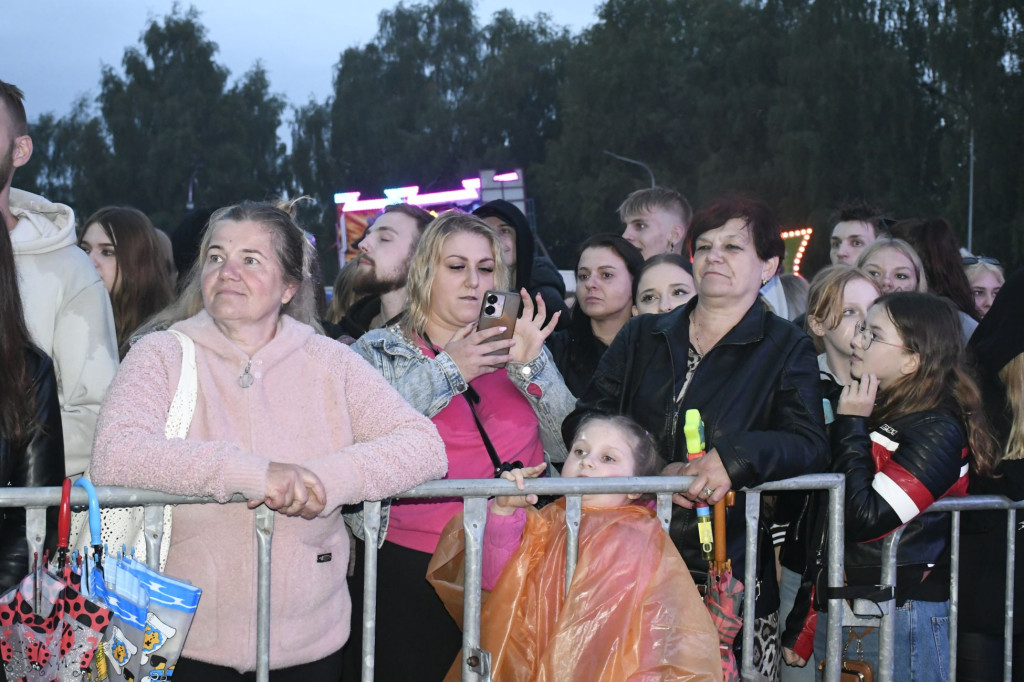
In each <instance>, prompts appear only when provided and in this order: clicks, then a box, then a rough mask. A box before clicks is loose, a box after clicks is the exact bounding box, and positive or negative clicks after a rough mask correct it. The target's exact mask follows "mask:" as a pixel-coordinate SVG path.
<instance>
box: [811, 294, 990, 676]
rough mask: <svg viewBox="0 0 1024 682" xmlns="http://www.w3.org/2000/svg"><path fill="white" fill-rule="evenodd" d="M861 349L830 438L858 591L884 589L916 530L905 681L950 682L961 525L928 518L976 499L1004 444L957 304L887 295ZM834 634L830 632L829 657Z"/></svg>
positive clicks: (901, 586) (851, 576)
mask: <svg viewBox="0 0 1024 682" xmlns="http://www.w3.org/2000/svg"><path fill="white" fill-rule="evenodd" d="M852 349H853V353H852V355H851V361H850V375H851V377H852V381H851V382H850V383H848V384H847V385H846V386H845V387H844V388H843V390H842V393H841V395H840V397H839V402H838V407H837V410H836V412H837V414H836V420H835V422H834V423H833V424H832V426H831V434H830V436H831V440H832V456H833V462H832V469H833V470H834V471H836V472H840V473H843V474H845V475H846V521H845V528H846V538H845V539H846V576H847V582H848V584H849V585H862V586H870V585H877V584H879V581H880V574H881V564H882V546H883V544H884V539H885V537H886V536H888V535H889V534H890V533H891V532H893V531H894V530H896V529H897V528H899V527H900V526H904V525H906V528H905V529H904V531H903V536H902V539H901V542H900V549H899V554H898V557H897V566H898V568H897V581H896V605H897V608H896V623H895V631H896V635H895V649H894V654H895V656H894V660H895V662H896V669H895V674H896V678H897V679H935V680H938V679H945V678H946V677H947V674H946V673H947V670H946V665H947V662H948V660H949V645H948V641H949V640H948V634H949V633H948V623H947V621H946V618H947V615H948V614H947V611H948V607H949V523H950V522H949V517H948V516H946V515H944V514H922V512H924V511H925V510H927V509H928V507H929V506H931V504H932V503H933V502H935V501H936V500H938V499H940V498H942V497H947V496H954V497H958V496H963V495H966V494H967V482H968V469H970V470H971V471H973V472H974V473H975V474H976V475H980V476H987V475H990V474H991V472H992V470H993V468H994V467H995V464H996V461H997V457H998V450H997V444H996V442H995V439H994V438H993V436H992V434H991V432H990V429H989V427H988V423H987V421H986V419H985V415H984V411H983V410H982V401H981V392H980V390H979V388H978V385H977V384H976V383H975V380H974V378H973V377H972V376H971V374H970V373H969V372H968V369H967V364H966V360H965V353H964V349H963V346H962V344H961V342H960V321H959V319H958V317H957V314H956V310H955V309H954V308H953V306H952V305H951V304H950V303H949V302H948V301H946V300H944V299H942V298H939V297H936V296H932V295H930V294H920V293H911V292H897V293H891V294H886V295H884V296H882V297H881V298H879V299H878V300H877V301H875V303H874V304H873V305H872V306H871V307H870V308H869V309H868V312H867V317H866V319H865V320H864V322H863V323H861V324H860V325H858V327H857V332H856V333H855V334H854V336H853V341H852ZM858 634H859V636H860V638H861V639H862V642H861V644H862V645H863V650H864V652H865V653H864V657H865V659H872V658H875V659H876V660H877V658H876V657H877V641H878V637H877V631H875V632H871V633H869V634H867V635H863V634H862V633H858ZM824 635H825V628H824V627H823V625H822V622H821V621H819V623H818V632H817V637H816V641H815V647H814V649H815V654H816V655H817V656H818V657H819V658H820V657H821V656H822V655H823V654H824V648H825V638H824ZM857 650H858V651H860V650H861V647H860V646H858V647H857ZM911 671H913V676H912V674H911ZM901 673H902V674H901Z"/></svg>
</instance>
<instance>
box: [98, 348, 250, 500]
mask: <svg viewBox="0 0 1024 682" xmlns="http://www.w3.org/2000/svg"><path fill="white" fill-rule="evenodd" d="M180 367H181V346H180V345H179V343H178V341H177V340H176V339H175V338H174V336H173V335H171V334H170V333H169V332H162V333H154V334H148V335H146V336H144V337H143V338H141V339H139V341H138V342H137V343H136V344H135V346H133V347H132V350H131V351H130V352H129V353H128V355H127V356H126V357H125V359H124V362H123V363H121V368H120V369H119V370H118V372H117V375H116V376H115V377H114V381H113V383H112V384H111V385H110V390H109V391H108V392H107V397H106V400H104V402H103V407H102V409H101V410H100V416H99V419H98V421H97V424H96V440H95V442H94V444H93V455H92V468H91V477H92V480H93V481H94V482H95V483H96V484H98V485H123V486H129V487H133V488H146V489H149V490H161V491H163V492H168V493H174V494H178V495H199V496H209V497H213V498H214V499H216V500H217V501H219V502H227V501H228V500H229V499H231V496H232V495H233V494H235V493H241V494H243V495H245V496H246V497H249V498H262V497H263V495H264V494H265V492H266V480H267V466H268V465H269V463H270V460H268V459H266V458H265V457H259V456H257V455H253V454H251V453H249V452H246V451H245V450H243V449H242V448H240V447H239V446H238V445H236V444H234V443H228V442H224V441H200V440H179V439H172V440H168V439H167V438H166V437H165V435H164V429H165V427H166V424H167V412H168V410H169V409H170V406H171V398H172V397H173V395H174V391H175V389H176V387H177V378H178V375H179V374H180ZM171 368H173V371H172V369H171ZM172 381H173V383H172Z"/></svg>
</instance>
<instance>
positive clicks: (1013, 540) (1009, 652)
mask: <svg viewBox="0 0 1024 682" xmlns="http://www.w3.org/2000/svg"><path fill="white" fill-rule="evenodd" d="M1016 558H1017V510H1016V509H1009V510H1007V512H1006V621H1005V622H1004V623H1003V680H1004V681H1005V682H1010V679H1011V677H1012V674H1013V615H1014V614H1013V589H1014V584H1013V578H1014V576H1013V571H1014V562H1015V561H1016Z"/></svg>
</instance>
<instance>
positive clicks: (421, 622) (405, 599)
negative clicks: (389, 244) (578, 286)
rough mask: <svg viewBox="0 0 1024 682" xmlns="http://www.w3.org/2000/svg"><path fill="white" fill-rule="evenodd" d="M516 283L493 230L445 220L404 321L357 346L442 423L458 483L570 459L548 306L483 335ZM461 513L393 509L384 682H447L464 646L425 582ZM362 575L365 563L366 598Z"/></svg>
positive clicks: (433, 237)
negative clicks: (492, 303) (482, 320)
mask: <svg viewBox="0 0 1024 682" xmlns="http://www.w3.org/2000/svg"><path fill="white" fill-rule="evenodd" d="M508 277H509V275H508V270H507V268H506V267H505V265H504V263H503V261H502V260H501V242H500V241H499V240H498V237H497V235H496V233H495V232H494V230H493V229H492V228H491V227H490V226H489V225H487V223H485V222H483V221H482V220H480V219H479V218H477V217H475V216H472V215H467V214H462V213H456V212H447V213H444V214H442V215H441V216H439V217H438V218H437V219H436V220H434V222H432V223H431V224H430V225H429V226H428V227H427V229H426V230H425V231H424V233H423V236H422V238H421V239H420V242H419V244H418V245H417V247H416V253H415V254H414V255H413V258H412V262H411V263H410V265H409V280H408V288H409V307H408V310H406V312H405V313H404V315H403V318H402V319H401V321H400V322H399V323H398V324H395V325H393V326H391V327H388V328H385V329H378V330H374V331H371V332H369V333H367V334H366V335H364V336H363V337H362V338H360V339H359V341H358V342H357V343H356V344H355V345H354V346H352V348H353V350H355V351H356V352H357V353H359V354H360V355H362V356H363V357H364V358H365V359H366V360H367V361H368V362H369V363H370V364H372V365H373V366H374V367H376V368H377V369H378V370H380V372H381V373H382V374H383V375H384V377H385V378H386V379H387V380H388V381H389V382H390V383H391V385H392V386H394V387H395V388H396V389H398V392H399V393H401V394H402V395H403V396H404V397H405V399H406V400H408V401H409V403H410V404H412V406H413V407H414V408H416V409H417V410H419V411H420V412H422V413H423V414H424V415H426V416H427V417H429V418H430V419H431V420H432V421H433V422H434V425H435V426H437V430H438V433H440V434H441V438H442V439H443V440H444V442H445V447H446V451H447V453H448V478H453V479H455V478H492V477H493V476H494V475H495V470H496V469H497V468H499V467H509V466H514V465H516V464H518V465H520V466H534V465H537V464H540V463H541V462H545V461H546V462H549V463H550V462H553V461H554V462H560V461H564V460H565V450H564V448H563V446H562V443H561V435H560V434H561V431H560V427H561V423H562V419H563V417H564V416H565V415H567V414H568V413H569V411H570V410H571V409H572V408H573V405H574V398H573V397H572V394H571V393H569V391H568V389H567V388H566V387H565V383H564V382H563V381H562V377H561V375H560V374H559V373H558V370H557V369H556V368H555V365H554V362H553V361H552V360H551V356H550V354H549V353H548V351H547V350H545V349H544V339H545V338H547V336H548V335H549V334H550V333H551V331H552V330H553V329H554V328H555V325H556V324H557V323H558V315H557V314H556V315H554V316H552V318H551V320H550V321H549V322H548V324H546V325H545V324H543V322H544V319H545V307H544V302H543V299H541V298H540V297H539V296H538V297H537V299H536V301H532V300H530V298H529V297H528V296H527V295H526V293H525V292H522V294H521V299H522V304H523V314H522V317H521V318H520V319H519V320H518V322H517V323H516V325H515V332H514V335H513V336H512V338H510V339H507V340H502V339H499V337H500V336H502V334H503V333H504V334H507V327H506V326H504V325H499V326H496V327H492V328H490V329H483V330H481V329H478V320H479V316H480V313H481V308H482V307H483V305H484V303H485V295H486V293H487V292H488V291H489V290H502V289H507V288H508ZM459 511H462V502H461V500H459V499H451V500H442V501H437V500H429V501H428V500H396V501H395V502H394V503H393V504H392V505H391V511H390V518H389V521H388V525H387V538H386V540H385V542H384V544H383V546H382V547H381V549H380V551H379V554H378V569H377V579H378V584H379V585H380V589H379V590H378V592H377V632H378V633H380V635H379V636H378V637H377V640H376V655H375V661H376V663H375V675H376V676H377V678H378V679H382V680H399V679H417V680H435V679H436V680H439V679H441V678H443V677H444V675H445V673H446V672H447V670H448V666H449V665H450V664H451V662H452V659H453V658H454V657H455V655H456V654H457V653H458V651H459V649H460V647H461V644H462V634H461V632H460V630H459V628H458V626H457V625H456V624H455V621H453V620H452V619H451V617H450V616H449V615H448V613H447V611H446V610H445V608H444V605H443V604H442V603H441V600H440V599H439V598H438V597H437V595H436V593H435V592H434V590H433V588H431V587H430V585H429V584H428V583H427V582H426V579H425V578H424V576H425V575H426V572H427V564H428V563H429V561H430V557H431V555H432V554H433V552H434V550H435V548H436V547H437V541H438V539H439V537H440V534H441V531H442V529H443V528H444V526H445V524H447V523H448V521H449V519H451V518H452V517H453V516H454V515H455V514H456V513H457V512H459ZM357 553H358V554H361V553H362V545H361V543H360V544H359V546H358V547H357ZM361 573H362V561H361V560H359V559H358V558H357V561H356V575H355V577H354V580H353V583H354V585H355V587H354V589H355V593H358V592H360V591H361V583H362V580H361ZM355 593H354V595H353V601H355V600H356V599H357V596H356V594H355ZM360 613H361V611H360V610H359V609H353V623H352V635H353V637H352V639H350V640H349V655H348V656H347V663H346V670H345V673H346V675H353V677H352V679H357V677H356V676H355V675H356V674H357V670H358V662H359V651H360V647H361V646H362V644H361V638H360V637H359V629H360V627H361V618H360V615H359V614H360ZM344 679H348V677H344Z"/></svg>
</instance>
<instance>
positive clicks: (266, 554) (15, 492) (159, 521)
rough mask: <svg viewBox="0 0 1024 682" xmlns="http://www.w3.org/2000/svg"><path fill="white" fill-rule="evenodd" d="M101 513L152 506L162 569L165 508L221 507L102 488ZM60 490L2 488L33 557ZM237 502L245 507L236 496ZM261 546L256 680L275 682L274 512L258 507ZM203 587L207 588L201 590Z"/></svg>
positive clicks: (151, 542) (151, 559)
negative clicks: (21, 517) (19, 512)
mask: <svg viewBox="0 0 1024 682" xmlns="http://www.w3.org/2000/svg"><path fill="white" fill-rule="evenodd" d="M96 494H97V496H98V497H99V501H100V506H101V507H138V506H142V505H145V506H146V563H147V564H148V565H149V567H150V568H152V569H154V570H155V569H156V568H157V563H158V561H159V558H160V543H161V541H162V540H163V508H164V505H165V504H207V503H213V504H216V501H215V500H212V499H209V498H205V497H184V496H180V495H168V494H167V493H160V492H156V491H153V490H137V489H133V488H117V487H106V486H101V487H97V488H96ZM60 498H61V489H60V488H0V507H24V508H25V535H26V538H27V539H28V545H29V555H30V556H31V555H32V554H33V553H34V554H36V555H37V556H42V555H43V543H44V541H45V538H46V509H47V507H56V506H58V505H59V504H60ZM231 501H232V502H245V498H243V497H242V496H241V495H236V496H235V497H234V498H233V499H232V500H231ZM88 504H89V499H88V497H87V495H86V492H85V490H83V489H81V488H72V489H71V506H72V507H82V508H84V507H86V506H88ZM253 523H254V526H255V529H256V541H257V552H258V557H257V578H256V585H257V587H256V680H257V682H269V680H270V543H271V539H272V538H273V535H274V512H273V511H271V510H270V509H268V508H267V507H264V506H260V507H257V508H256V510H255V511H254V512H253ZM198 587H202V585H199V586H198Z"/></svg>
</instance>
